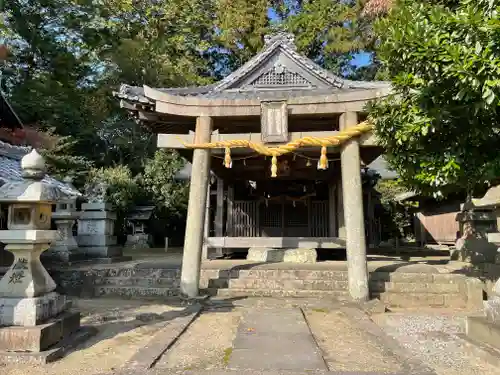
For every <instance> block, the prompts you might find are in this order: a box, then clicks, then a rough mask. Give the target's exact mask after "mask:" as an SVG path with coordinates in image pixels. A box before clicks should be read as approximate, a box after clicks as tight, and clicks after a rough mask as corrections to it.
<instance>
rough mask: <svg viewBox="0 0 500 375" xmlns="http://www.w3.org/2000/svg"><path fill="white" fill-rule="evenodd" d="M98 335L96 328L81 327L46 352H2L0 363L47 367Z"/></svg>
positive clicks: (0, 352)
mask: <svg viewBox="0 0 500 375" xmlns="http://www.w3.org/2000/svg"><path fill="white" fill-rule="evenodd" d="M96 333H97V330H96V329H95V328H94V327H81V328H80V329H78V330H77V331H75V332H73V333H71V334H70V335H69V336H65V337H63V338H62V340H60V341H59V342H57V343H56V344H55V345H53V346H52V347H50V348H48V349H47V350H44V351H40V352H29V351H19V352H13V351H0V362H1V363H12V364H16V363H22V364H32V365H45V364H47V363H50V362H54V361H56V360H57V359H59V358H61V357H63V356H64V355H66V354H67V353H69V352H70V351H71V350H72V349H74V348H76V347H77V346H78V345H80V344H81V343H83V342H84V341H85V340H87V339H88V338H90V337H92V336H94V335H95V334H96Z"/></svg>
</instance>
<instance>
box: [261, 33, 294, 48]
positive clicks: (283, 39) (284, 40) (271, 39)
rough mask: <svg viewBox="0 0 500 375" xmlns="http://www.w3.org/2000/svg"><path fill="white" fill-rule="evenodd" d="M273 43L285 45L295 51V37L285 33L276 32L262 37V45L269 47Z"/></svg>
mask: <svg viewBox="0 0 500 375" xmlns="http://www.w3.org/2000/svg"><path fill="white" fill-rule="evenodd" d="M275 42H279V44H286V45H287V46H288V47H290V48H292V49H293V50H296V49H297V46H296V45H295V35H293V34H292V33H288V32H286V31H278V32H275V33H272V34H266V35H264V43H265V45H266V46H269V45H271V44H273V43H275Z"/></svg>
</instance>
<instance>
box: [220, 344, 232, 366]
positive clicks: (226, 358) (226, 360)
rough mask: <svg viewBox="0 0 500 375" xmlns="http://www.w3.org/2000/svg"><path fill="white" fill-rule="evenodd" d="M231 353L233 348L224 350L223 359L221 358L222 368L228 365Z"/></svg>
mask: <svg viewBox="0 0 500 375" xmlns="http://www.w3.org/2000/svg"><path fill="white" fill-rule="evenodd" d="M232 353H233V348H226V349H224V357H222V362H223V363H224V366H227V365H228V364H229V359H230V358H231V354H232Z"/></svg>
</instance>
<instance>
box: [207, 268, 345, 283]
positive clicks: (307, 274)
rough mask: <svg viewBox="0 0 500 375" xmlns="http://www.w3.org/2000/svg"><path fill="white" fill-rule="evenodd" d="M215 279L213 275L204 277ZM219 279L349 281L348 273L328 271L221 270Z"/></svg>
mask: <svg viewBox="0 0 500 375" xmlns="http://www.w3.org/2000/svg"><path fill="white" fill-rule="evenodd" d="M205 275H206V276H208V277H210V278H212V279H213V278H215V277H213V275H209V274H208V273H207V274H204V273H203V272H202V276H205ZM218 278H219V279H224V278H229V279H273V280H337V281H347V271H328V270H289V269H274V270H270V269H265V270H263V269H249V270H230V271H227V270H221V271H219V273H218Z"/></svg>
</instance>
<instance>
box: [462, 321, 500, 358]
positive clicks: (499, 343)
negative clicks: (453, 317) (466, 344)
mask: <svg viewBox="0 0 500 375" xmlns="http://www.w3.org/2000/svg"><path fill="white" fill-rule="evenodd" d="M466 334H467V336H468V337H470V338H471V339H473V340H476V341H478V342H482V343H485V344H488V345H490V346H492V347H493V348H495V349H497V350H500V322H489V321H488V320H487V319H486V317H484V316H469V317H467V324H466Z"/></svg>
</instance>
